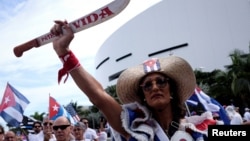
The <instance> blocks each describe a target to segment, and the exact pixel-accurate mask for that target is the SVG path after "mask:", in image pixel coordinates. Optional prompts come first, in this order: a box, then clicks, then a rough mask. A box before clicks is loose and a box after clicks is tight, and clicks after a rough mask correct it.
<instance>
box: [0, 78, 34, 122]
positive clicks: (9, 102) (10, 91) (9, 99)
mask: <svg viewBox="0 0 250 141" xmlns="http://www.w3.org/2000/svg"><path fill="white" fill-rule="evenodd" d="M29 103H30V102H29V100H28V99H27V98H26V97H25V96H24V95H23V94H21V93H20V92H19V91H18V90H16V89H15V88H14V87H13V86H11V85H10V84H9V83H7V86H6V89H5V92H4V95H3V98H2V102H1V105H0V115H1V117H2V118H3V119H4V120H5V121H6V122H7V123H8V125H10V126H13V127H19V125H20V123H21V122H22V121H23V113H24V110H25V108H26V107H27V105H28V104H29Z"/></svg>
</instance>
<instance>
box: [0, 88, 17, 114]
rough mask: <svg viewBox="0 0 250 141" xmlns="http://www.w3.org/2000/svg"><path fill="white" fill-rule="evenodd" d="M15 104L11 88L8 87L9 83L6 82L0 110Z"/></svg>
mask: <svg viewBox="0 0 250 141" xmlns="http://www.w3.org/2000/svg"><path fill="white" fill-rule="evenodd" d="M15 105H16V101H15V96H14V93H13V91H12V89H11V88H10V86H9V84H7V86H6V89H5V92H4V95H3V99H2V102H1V105H0V112H1V111H3V110H4V109H6V108H8V107H13V106H15Z"/></svg>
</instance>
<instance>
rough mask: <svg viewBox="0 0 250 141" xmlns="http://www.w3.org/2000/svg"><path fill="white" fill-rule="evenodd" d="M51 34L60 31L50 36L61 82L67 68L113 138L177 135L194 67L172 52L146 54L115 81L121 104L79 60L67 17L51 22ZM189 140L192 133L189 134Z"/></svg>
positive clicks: (154, 138) (168, 137)
mask: <svg viewBox="0 0 250 141" xmlns="http://www.w3.org/2000/svg"><path fill="white" fill-rule="evenodd" d="M62 29H63V32H64V34H62ZM51 33H52V34H54V35H56V36H58V38H57V40H55V41H53V47H54V50H55V52H56V53H57V55H58V56H59V58H60V59H61V61H62V62H63V68H62V69H61V70H60V71H59V76H58V81H59V83H60V80H61V78H62V77H63V76H64V75H68V73H69V74H70V75H71V77H72V78H73V79H74V81H75V83H76V84H77V86H78V87H79V88H80V89H81V90H82V91H83V92H84V93H85V94H86V95H87V96H88V98H89V99H90V101H91V102H92V103H93V104H94V105H96V106H97V107H98V108H99V109H100V110H101V111H102V113H103V114H104V115H105V118H106V119H107V121H108V123H109V124H110V125H111V127H112V129H114V130H113V136H114V138H115V139H116V140H129V141H132V140H139V141H142V140H145V141H146V140H155V141H157V140H162V141H163V140H164V141H167V140H169V139H170V138H171V137H172V138H176V137H177V136H178V135H176V134H175V133H177V132H176V131H177V130H178V131H179V130H180V129H181V126H180V125H181V122H182V119H184V116H185V108H184V102H185V100H187V99H188V98H189V97H190V95H191V94H192V93H193V91H194V89H195V85H196V80H195V75H194V73H193V70H192V68H191V66H190V65H189V64H188V63H187V62H186V61H185V60H183V59H182V58H179V57H175V56H171V57H168V58H162V59H150V60H148V61H146V62H144V63H143V64H141V65H138V66H136V67H132V68H129V69H127V70H125V71H124V72H123V73H122V74H121V75H120V77H119V79H118V82H117V94H118V97H119V99H120V101H121V102H122V103H123V105H120V104H118V103H117V102H116V101H115V99H114V98H113V97H111V96H110V95H109V94H107V93H106V92H105V90H104V89H103V87H102V86H101V84H100V83H99V82H98V81H97V80H96V79H95V78H93V76H91V75H90V74H89V73H88V72H87V71H86V70H85V69H84V68H83V67H82V66H81V65H80V63H79V61H78V60H77V58H76V57H75V56H74V54H73V53H72V51H71V50H70V49H69V44H70V42H71V41H72V39H73V38H74V34H73V32H72V30H71V29H70V27H69V25H68V24H67V22H66V21H55V25H54V26H53V27H52V28H51ZM66 79H67V77H66ZM66 79H65V81H66ZM104 101H105V102H104ZM111 107H112V110H111ZM183 130H185V129H183ZM183 133H186V132H183ZM189 139H190V136H188V137H187V140H189ZM190 140H191V139H190Z"/></svg>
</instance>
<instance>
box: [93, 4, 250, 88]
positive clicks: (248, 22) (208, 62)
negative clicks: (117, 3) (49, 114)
mask: <svg viewBox="0 0 250 141" xmlns="http://www.w3.org/2000/svg"><path fill="white" fill-rule="evenodd" d="M249 43H250V0H162V1H160V2H159V3H157V4H155V5H153V6H152V7H150V8H148V9H147V10H145V11H144V12H142V13H141V14H139V15H137V16H136V17H135V18H133V19H131V20H130V21H129V22H127V23H126V24H124V25H123V26H122V27H121V28H119V29H118V30H117V31H115V32H114V33H113V34H112V35H111V36H110V37H109V38H108V39H107V40H106V41H105V42H104V44H103V45H102V46H101V47H100V49H99V50H98V52H97V55H96V58H95V66H96V68H95V69H96V78H97V79H98V80H99V81H100V82H101V83H102V84H103V86H104V87H106V86H110V85H113V84H115V83H116V80H117V77H118V76H119V74H120V72H121V71H123V70H124V69H126V68H127V67H130V66H133V65H137V64H139V63H142V62H143V61H144V60H146V59H147V58H151V57H164V56H168V55H170V54H172V55H177V56H180V57H183V58H185V59H186V60H187V61H189V62H190V64H191V65H192V67H193V69H203V70H204V71H212V70H214V69H222V70H223V69H224V66H225V65H228V64H231V60H230V57H229V54H230V53H231V52H232V51H233V50H234V49H236V48H237V49H240V50H243V51H244V52H246V53H247V52H249Z"/></svg>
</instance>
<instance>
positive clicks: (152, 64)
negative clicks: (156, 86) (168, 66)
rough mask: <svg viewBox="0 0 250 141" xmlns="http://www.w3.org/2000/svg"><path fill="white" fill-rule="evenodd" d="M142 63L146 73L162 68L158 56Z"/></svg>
mask: <svg viewBox="0 0 250 141" xmlns="http://www.w3.org/2000/svg"><path fill="white" fill-rule="evenodd" d="M142 65H143V69H144V72H145V73H149V72H153V71H159V70H160V69H161V66H160V62H159V59H157V58H151V59H149V60H147V61H144V62H143V64H142Z"/></svg>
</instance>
